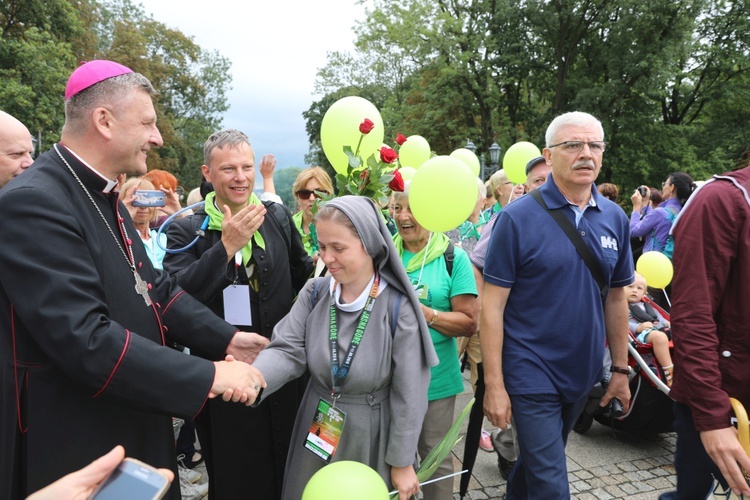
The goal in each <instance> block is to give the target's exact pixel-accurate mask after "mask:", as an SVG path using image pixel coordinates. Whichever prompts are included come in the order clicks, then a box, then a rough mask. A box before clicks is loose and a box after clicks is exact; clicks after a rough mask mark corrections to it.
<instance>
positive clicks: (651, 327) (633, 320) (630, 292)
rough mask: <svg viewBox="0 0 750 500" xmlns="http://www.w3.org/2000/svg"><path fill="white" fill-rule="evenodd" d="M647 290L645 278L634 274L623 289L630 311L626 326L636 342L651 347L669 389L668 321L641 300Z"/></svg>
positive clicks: (670, 384)
mask: <svg viewBox="0 0 750 500" xmlns="http://www.w3.org/2000/svg"><path fill="white" fill-rule="evenodd" d="M647 288H648V283H646V278H644V277H643V276H642V275H641V274H639V273H635V281H633V284H631V285H628V286H626V287H625V293H626V294H627V299H628V308H629V309H630V311H629V321H628V325H629V328H630V332H631V333H632V334H633V335H634V336H635V338H636V340H637V341H638V342H640V343H641V344H651V345H652V346H653V349H654V356H655V357H656V361H658V363H659V365H661V368H662V371H663V372H664V379H665V380H666V383H667V385H668V386H670V387H671V386H672V376H673V375H674V364H673V363H672V356H671V355H670V354H669V341H670V340H671V338H670V337H671V336H670V333H671V332H670V327H669V321H667V320H666V318H664V316H662V315H661V314H660V313H659V312H658V311H657V310H656V309H654V307H653V306H652V305H651V304H649V303H648V302H645V301H644V300H643V297H644V295H645V294H646V290H647Z"/></svg>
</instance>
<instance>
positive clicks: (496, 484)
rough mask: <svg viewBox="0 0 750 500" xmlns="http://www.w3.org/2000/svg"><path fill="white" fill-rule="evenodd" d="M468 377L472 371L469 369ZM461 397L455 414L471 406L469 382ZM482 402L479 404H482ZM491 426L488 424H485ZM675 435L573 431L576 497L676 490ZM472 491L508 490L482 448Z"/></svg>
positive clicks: (571, 471)
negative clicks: (578, 432)
mask: <svg viewBox="0 0 750 500" xmlns="http://www.w3.org/2000/svg"><path fill="white" fill-rule="evenodd" d="M467 374H468V371H467ZM464 387H465V390H464V393H463V394H462V395H461V396H459V399H458V401H457V404H456V412H457V414H459V413H460V412H461V410H463V408H464V407H465V406H466V404H467V403H468V402H469V400H470V399H471V397H473V394H471V392H470V390H469V388H470V386H469V383H468V381H465V383H464ZM478 403H479V402H478ZM486 425H489V424H486ZM674 446H675V435H674V434H672V433H670V434H656V435H650V436H644V435H634V434H626V433H619V432H618V433H617V434H616V435H615V434H613V433H612V431H611V430H610V429H609V428H608V427H605V426H603V425H600V424H599V423H598V422H594V424H593V425H592V427H591V429H590V430H589V431H588V432H587V433H586V434H584V435H581V434H576V433H575V432H572V433H571V435H570V438H569V439H568V446H567V448H566V455H567V457H568V478H569V481H570V492H571V496H572V498H574V499H579V500H584V499H585V500H588V499H613V498H628V499H634V500H646V499H656V498H658V496H659V494H660V493H663V492H665V491H669V490H672V489H674V485H675V481H676V477H675V475H674V466H673V465H672V462H673V457H674ZM463 448H464V442H463V441H461V442H460V443H458V445H457V446H456V448H455V449H454V468H455V470H456V471H458V470H461V469H459V467H460V466H461V458H462V457H463ZM477 453H478V454H477V460H476V463H475V465H474V469H473V473H472V477H471V480H470V482H469V489H468V492H467V495H466V496H465V497H464V498H465V499H471V500H479V499H499V498H501V497H502V494H503V493H504V492H505V480H504V479H502V477H500V472H499V471H498V468H497V455H496V454H495V453H488V452H486V451H483V450H481V449H480V450H479V451H478V452H477ZM459 485H460V480H459V479H458V478H456V480H455V481H454V490H453V491H454V492H455V493H454V498H455V499H459V498H461V497H460V496H459V494H458V492H459Z"/></svg>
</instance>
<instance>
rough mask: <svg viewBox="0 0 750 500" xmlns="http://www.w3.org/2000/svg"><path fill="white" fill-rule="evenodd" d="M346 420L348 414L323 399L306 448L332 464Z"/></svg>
mask: <svg viewBox="0 0 750 500" xmlns="http://www.w3.org/2000/svg"><path fill="white" fill-rule="evenodd" d="M344 420H346V413H344V412H343V411H341V410H340V409H339V408H335V407H334V406H333V405H332V404H331V403H329V402H328V401H326V400H325V399H321V400H320V401H319V402H318V409H317V411H316V412H315V417H314V418H313V423H312V425H311V426H310V430H309V431H308V433H307V439H305V448H307V449H308V450H310V451H311V452H313V453H315V454H316V455H317V456H319V457H320V458H322V459H323V461H324V462H326V463H330V461H331V457H333V454H334V453H336V447H337V446H338V445H339V439H341V432H342V431H343V430H344Z"/></svg>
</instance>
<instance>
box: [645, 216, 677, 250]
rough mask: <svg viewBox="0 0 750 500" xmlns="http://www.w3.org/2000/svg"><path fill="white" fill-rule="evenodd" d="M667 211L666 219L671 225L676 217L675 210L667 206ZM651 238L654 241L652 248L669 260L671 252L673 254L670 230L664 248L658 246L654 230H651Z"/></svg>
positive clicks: (672, 237) (672, 238)
mask: <svg viewBox="0 0 750 500" xmlns="http://www.w3.org/2000/svg"><path fill="white" fill-rule="evenodd" d="M665 210H666V212H667V220H669V226H670V228H671V227H672V224H674V220H675V219H676V218H677V210H676V209H674V208H672V207H668V208H666V209H665ZM651 239H652V241H653V242H654V248H655V249H656V250H658V251H660V252H661V253H663V254H664V255H666V256H667V257H669V260H672V254H674V236H672V234H671V232H670V234H669V236H667V241H666V243H664V248H661V247H660V246H659V242H658V241H657V239H656V231H652V232H651Z"/></svg>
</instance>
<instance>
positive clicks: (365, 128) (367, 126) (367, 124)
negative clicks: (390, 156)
mask: <svg viewBox="0 0 750 500" xmlns="http://www.w3.org/2000/svg"><path fill="white" fill-rule="evenodd" d="M374 128H375V124H374V123H372V120H370V119H369V118H365V120H364V121H363V122H362V123H360V124H359V131H360V132H362V133H363V134H365V135H367V134H369V133H370V132H372V129H374Z"/></svg>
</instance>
